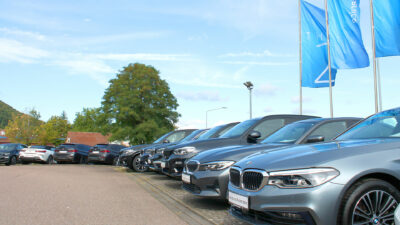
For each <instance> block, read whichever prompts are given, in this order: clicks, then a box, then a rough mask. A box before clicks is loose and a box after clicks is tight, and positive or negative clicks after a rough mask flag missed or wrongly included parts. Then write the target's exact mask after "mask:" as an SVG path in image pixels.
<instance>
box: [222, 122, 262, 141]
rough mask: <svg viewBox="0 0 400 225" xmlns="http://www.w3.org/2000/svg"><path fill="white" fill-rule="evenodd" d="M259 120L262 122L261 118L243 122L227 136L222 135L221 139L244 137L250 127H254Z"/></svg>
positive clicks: (226, 134)
mask: <svg viewBox="0 0 400 225" xmlns="http://www.w3.org/2000/svg"><path fill="white" fill-rule="evenodd" d="M259 120H260V118H256V119H252V120H246V121H243V122H241V123H239V124H238V125H236V126H234V127H233V128H232V129H230V130H229V131H228V132H226V133H225V134H223V135H221V138H233V137H238V136H240V135H242V134H243V133H244V132H246V131H247V130H248V129H249V128H250V127H252V126H253V125H254V124H255V123H257V122H258V121H259Z"/></svg>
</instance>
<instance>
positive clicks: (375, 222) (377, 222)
mask: <svg viewBox="0 0 400 225" xmlns="http://www.w3.org/2000/svg"><path fill="white" fill-rule="evenodd" d="M372 222H373V223H374V224H380V223H379V219H378V218H375V219H374V220H373V221H372Z"/></svg>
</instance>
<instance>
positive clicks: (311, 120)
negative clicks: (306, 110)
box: [295, 117, 363, 123]
mask: <svg viewBox="0 0 400 225" xmlns="http://www.w3.org/2000/svg"><path fill="white" fill-rule="evenodd" d="M362 119H363V118H358V117H335V118H313V119H306V120H300V121H296V122H295V123H304V122H325V121H337V120H362Z"/></svg>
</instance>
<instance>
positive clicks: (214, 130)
mask: <svg viewBox="0 0 400 225" xmlns="http://www.w3.org/2000/svg"><path fill="white" fill-rule="evenodd" d="M223 126H225V125H220V126H216V127H213V128H211V129H210V130H208V131H207V132H205V133H204V134H202V135H200V137H199V138H198V139H197V140H206V139H209V138H210V137H211V136H213V135H214V134H216V133H217V132H219V130H220V129H221V127H223Z"/></svg>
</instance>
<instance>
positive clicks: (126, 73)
mask: <svg viewBox="0 0 400 225" xmlns="http://www.w3.org/2000/svg"><path fill="white" fill-rule="evenodd" d="M177 107H178V103H177V100H176V98H175V97H174V96H173V95H172V93H171V91H170V89H169V86H168V83H167V82H166V81H165V80H162V79H161V78H160V76H159V72H158V71H157V70H156V69H154V67H152V66H146V65H144V64H139V63H136V64H129V65H128V66H127V67H124V68H123V70H122V71H120V72H119V73H118V74H117V78H115V79H112V80H110V86H109V87H108V88H107V89H106V91H105V94H104V97H103V101H102V109H101V110H102V111H103V112H104V113H105V115H106V116H107V118H108V122H109V123H110V130H109V131H110V132H111V133H112V137H111V139H112V140H129V141H130V142H131V144H140V143H148V142H151V141H153V140H154V139H155V138H156V137H158V136H161V135H162V134H164V133H166V132H168V131H170V130H173V129H174V124H175V123H176V122H177V120H178V117H179V116H180V115H179V114H178V112H176V108H177Z"/></svg>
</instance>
